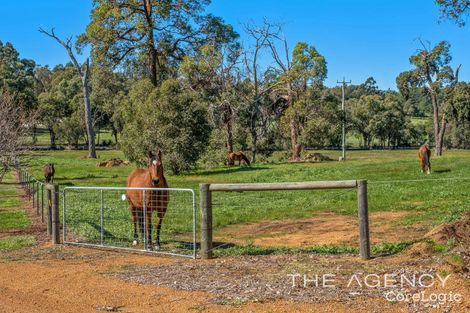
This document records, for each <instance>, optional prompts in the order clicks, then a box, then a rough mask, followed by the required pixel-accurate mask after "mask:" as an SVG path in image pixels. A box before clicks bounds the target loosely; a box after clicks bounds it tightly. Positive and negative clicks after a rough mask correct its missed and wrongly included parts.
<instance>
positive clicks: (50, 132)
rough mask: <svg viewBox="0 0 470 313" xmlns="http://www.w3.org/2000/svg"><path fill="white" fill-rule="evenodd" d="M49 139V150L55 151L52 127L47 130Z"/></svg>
mask: <svg viewBox="0 0 470 313" xmlns="http://www.w3.org/2000/svg"><path fill="white" fill-rule="evenodd" d="M49 137H50V140H51V145H50V149H55V148H56V145H55V133H54V130H53V129H52V127H50V128H49Z"/></svg>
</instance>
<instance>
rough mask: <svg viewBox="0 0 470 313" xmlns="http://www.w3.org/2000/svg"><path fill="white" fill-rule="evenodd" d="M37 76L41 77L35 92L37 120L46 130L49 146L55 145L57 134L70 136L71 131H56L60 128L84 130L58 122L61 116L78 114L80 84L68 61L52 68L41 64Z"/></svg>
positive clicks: (62, 119) (53, 147)
mask: <svg viewBox="0 0 470 313" xmlns="http://www.w3.org/2000/svg"><path fill="white" fill-rule="evenodd" d="M40 77H41V78H40ZM37 79H38V80H39V79H40V83H38V84H40V85H41V87H38V91H41V92H40V93H39V94H38V121H39V122H40V123H42V125H44V126H45V127H46V128H47V130H48V131H49V138H50V148H52V149H55V148H56V139H57V137H62V138H63V137H68V138H70V135H65V134H63V133H61V134H59V132H61V131H68V132H70V131H74V133H75V134H77V133H78V134H83V133H84V129H83V128H82V127H76V128H74V129H69V128H64V127H61V126H60V124H61V123H62V122H63V121H64V119H66V118H70V117H71V116H72V115H73V114H74V112H77V113H75V120H76V117H77V116H76V114H81V110H80V102H82V101H83V100H82V97H83V95H82V92H81V87H82V85H81V82H80V78H79V77H78V76H77V74H76V73H75V69H74V67H73V66H72V64H70V63H69V64H67V65H65V66H62V65H58V66H56V67H55V68H53V69H52V71H50V70H49V69H47V68H41V69H40V70H38V71H37ZM67 123H68V124H70V123H69V122H67ZM75 124H76V123H75ZM64 135H65V136H64Z"/></svg>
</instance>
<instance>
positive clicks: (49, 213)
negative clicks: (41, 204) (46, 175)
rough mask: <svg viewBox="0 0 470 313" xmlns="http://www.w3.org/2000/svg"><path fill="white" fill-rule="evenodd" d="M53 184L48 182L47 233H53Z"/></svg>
mask: <svg viewBox="0 0 470 313" xmlns="http://www.w3.org/2000/svg"><path fill="white" fill-rule="evenodd" d="M51 186H52V185H51V184H46V208H47V216H46V217H47V234H48V235H49V236H51V235H52V191H51Z"/></svg>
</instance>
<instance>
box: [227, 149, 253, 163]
mask: <svg viewBox="0 0 470 313" xmlns="http://www.w3.org/2000/svg"><path fill="white" fill-rule="evenodd" d="M242 160H243V161H245V163H246V165H250V160H248V158H247V157H246V155H244V154H243V152H241V151H236V152H231V153H229V154H228V164H230V165H234V164H235V161H238V166H240V165H241V163H242Z"/></svg>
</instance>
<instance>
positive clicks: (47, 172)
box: [42, 163, 55, 184]
mask: <svg viewBox="0 0 470 313" xmlns="http://www.w3.org/2000/svg"><path fill="white" fill-rule="evenodd" d="M42 170H43V172H44V178H45V179H46V183H48V184H50V183H54V174H55V169H54V164H52V163H49V164H46V165H44V168H43V169H42Z"/></svg>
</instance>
